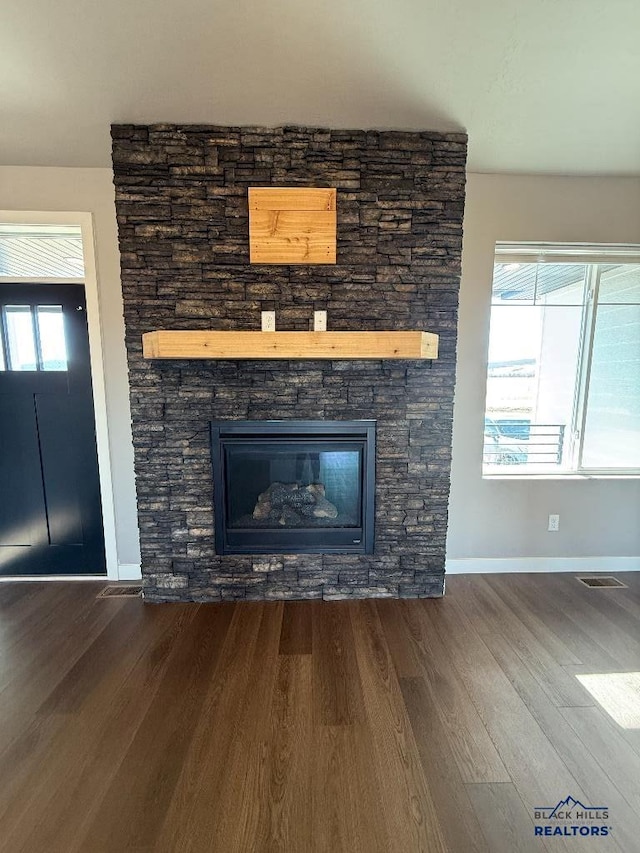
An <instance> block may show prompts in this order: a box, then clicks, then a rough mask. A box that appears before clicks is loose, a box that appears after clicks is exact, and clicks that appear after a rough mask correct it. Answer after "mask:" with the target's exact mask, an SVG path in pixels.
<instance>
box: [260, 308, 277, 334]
mask: <svg viewBox="0 0 640 853" xmlns="http://www.w3.org/2000/svg"><path fill="white" fill-rule="evenodd" d="M275 330H276V312H275V311H263V312H262V331H263V332H275Z"/></svg>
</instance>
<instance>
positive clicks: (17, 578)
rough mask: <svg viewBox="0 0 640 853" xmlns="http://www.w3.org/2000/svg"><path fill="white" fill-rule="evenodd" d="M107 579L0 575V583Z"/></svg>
mask: <svg viewBox="0 0 640 853" xmlns="http://www.w3.org/2000/svg"><path fill="white" fill-rule="evenodd" d="M107 580H108V578H107V576H106V575H2V576H0V583H7V582H8V581H11V582H12V583H15V582H16V581H18V582H19V583H43V582H49V581H102V582H103V583H105V582H106V581H107Z"/></svg>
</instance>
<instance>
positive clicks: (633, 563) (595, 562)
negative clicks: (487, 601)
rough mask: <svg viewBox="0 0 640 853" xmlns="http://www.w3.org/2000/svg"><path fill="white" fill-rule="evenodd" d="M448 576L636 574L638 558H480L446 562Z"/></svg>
mask: <svg viewBox="0 0 640 853" xmlns="http://www.w3.org/2000/svg"><path fill="white" fill-rule="evenodd" d="M446 571H447V574H449V575H463V574H478V573H483V572H485V573H487V574H495V573H498V572H576V573H578V574H582V573H589V572H598V574H603V573H606V574H612V573H614V572H639V571H640V557H495V558H494V557H482V558H478V559H476V558H473V557H472V558H469V559H462V560H447V563H446Z"/></svg>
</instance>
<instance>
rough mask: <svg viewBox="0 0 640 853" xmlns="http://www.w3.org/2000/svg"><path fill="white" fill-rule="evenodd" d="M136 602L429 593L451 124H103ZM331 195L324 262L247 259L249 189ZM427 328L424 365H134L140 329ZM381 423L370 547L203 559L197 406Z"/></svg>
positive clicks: (455, 225) (456, 158)
mask: <svg viewBox="0 0 640 853" xmlns="http://www.w3.org/2000/svg"><path fill="white" fill-rule="evenodd" d="M112 137H113V164H114V175H115V187H116V209H117V217H118V227H119V237H120V250H121V263H122V285H123V293H124V311H125V322H126V343H127V351H128V359H129V371H130V383H131V404H132V413H133V436H134V445H135V464H136V482H137V493H138V512H139V524H140V536H141V545H142V571H143V582H144V590H145V596H146V597H147V598H148V599H151V600H198V601H200V600H217V599H238V598H239V599H243V598H247V599H263V598H343V597H356V596H358V597H366V596H381V595H391V596H439V595H441V594H442V592H443V583H444V562H445V537H446V530H447V503H448V497H449V474H450V448H451V423H452V407H453V390H454V373H455V352H456V321H457V304H458V287H459V278H460V257H461V242H462V217H463V207H464V184H465V161H466V137H465V136H464V135H461V134H440V133H396V132H373V131H346V130H340V131H336V130H318V129H311V128H297V127H296V128H278V129H272V130H268V129H262V128H233V127H212V126H194V125H187V126H173V125H151V126H145V127H140V126H131V125H117V126H114V127H113V128H112ZM250 186H332V187H336V188H337V190H338V195H337V199H338V202H337V203H338V262H337V264H336V265H335V266H333V265H331V266H256V265H250V264H249V246H248V209H247V188H248V187H250ZM273 309H275V311H276V312H277V327H278V328H279V329H281V330H286V329H289V330H307V329H309V327H310V326H309V323H310V319H311V317H312V314H313V311H314V309H327V310H328V314H329V328H330V329H333V330H367V329H370V330H375V329H425V330H428V331H432V332H437V333H438V334H439V335H440V357H439V358H438V360H437V361H424V362H419V361H335V362H328V361H257V360H256V361H199V360H193V361H188V360H180V361H178V360H176V361H145V360H143V358H142V353H141V335H142V333H143V332H146V331H150V330H153V329H216V330H223V329H224V330H233V329H236V330H237V329H254V330H258V329H260V311H261V310H273ZM224 418H231V419H264V418H308V419H318V418H327V419H332V420H334V419H345V420H346V419H349V420H353V419H358V418H375V419H376V420H377V422H378V437H377V438H378V454H377V466H376V472H377V489H376V545H375V553H374V554H373V555H367V556H346V555H321V554H311V555H308V554H306V555H285V556H282V555H277V554H275V555H272V556H264V557H263V556H246V557H244V556H240V557H238V556H229V557H222V556H218V555H216V553H215V543H214V531H213V500H214V496H213V493H212V474H211V460H210V447H209V436H208V433H207V427H208V424H209V421H210V420H212V419H224Z"/></svg>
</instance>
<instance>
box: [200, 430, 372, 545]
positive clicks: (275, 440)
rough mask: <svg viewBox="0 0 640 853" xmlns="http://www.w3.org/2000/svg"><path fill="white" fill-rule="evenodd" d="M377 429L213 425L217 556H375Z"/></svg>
mask: <svg viewBox="0 0 640 853" xmlns="http://www.w3.org/2000/svg"><path fill="white" fill-rule="evenodd" d="M375 434H376V423H375V421H297V420H290V421H212V423H211V455H212V461H213V487H214V508H215V510H214V512H215V546H216V553H218V554H285V553H288V554H291V553H296V554H309V553H329V554H336V553H337V554H371V553H373V528H374V494H375Z"/></svg>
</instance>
